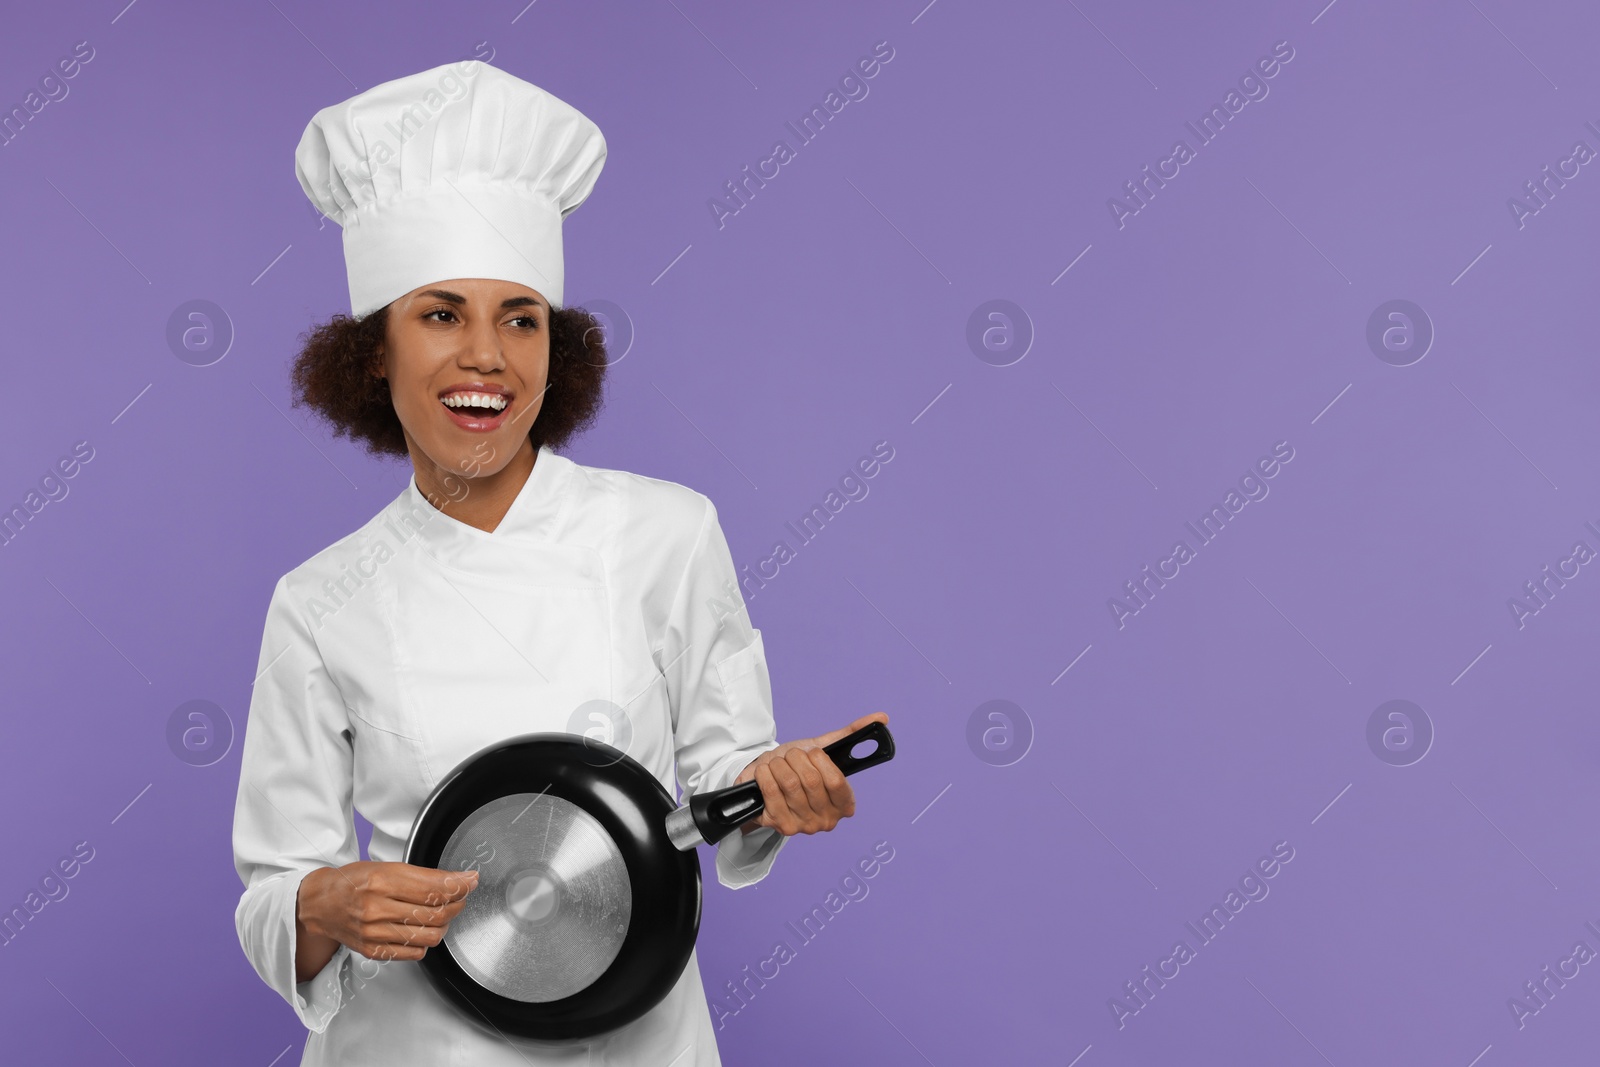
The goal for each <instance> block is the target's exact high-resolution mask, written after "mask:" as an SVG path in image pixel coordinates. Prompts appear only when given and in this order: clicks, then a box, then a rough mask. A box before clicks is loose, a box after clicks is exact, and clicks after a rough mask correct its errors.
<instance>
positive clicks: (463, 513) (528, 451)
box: [411, 437, 539, 533]
mask: <svg viewBox="0 0 1600 1067" xmlns="http://www.w3.org/2000/svg"><path fill="white" fill-rule="evenodd" d="M538 457H539V452H538V449H536V448H534V447H533V441H532V440H531V439H529V438H526V437H524V438H523V439H522V446H521V447H520V448H519V449H518V450H517V453H516V455H514V456H512V457H511V462H509V463H507V464H506V465H505V466H504V467H502V468H500V469H499V470H498V471H495V472H494V473H493V474H480V475H478V476H477V477H475V478H468V477H466V475H464V474H462V473H458V472H456V471H453V470H451V469H449V468H448V467H441V466H439V465H438V464H437V463H435V462H433V461H432V460H431V459H429V458H428V457H427V456H424V455H420V454H419V452H418V450H417V449H416V448H415V447H413V448H412V451H411V467H412V470H413V471H414V472H415V473H416V477H417V488H418V489H420V490H422V495H423V496H425V497H427V498H428V503H430V504H432V505H433V506H434V507H436V508H438V509H439V510H440V511H442V512H443V513H444V514H446V515H448V516H450V517H451V518H452V519H455V520H457V521H458V522H463V523H466V524H467V525H468V526H473V527H476V528H477V529H480V530H482V531H484V532H485V533H494V531H495V527H497V526H499V525H500V520H502V519H504V518H505V517H506V512H508V511H510V510H511V504H512V502H513V501H515V500H516V499H517V494H518V493H520V492H521V491H522V487H523V486H524V485H526V484H527V481H528V477H529V475H531V474H532V473H533V466H534V461H535V460H537V459H538Z"/></svg>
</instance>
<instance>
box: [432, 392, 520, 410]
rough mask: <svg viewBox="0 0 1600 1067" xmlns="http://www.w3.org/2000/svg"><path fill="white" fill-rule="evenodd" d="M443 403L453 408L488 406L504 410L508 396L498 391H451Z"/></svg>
mask: <svg viewBox="0 0 1600 1067" xmlns="http://www.w3.org/2000/svg"><path fill="white" fill-rule="evenodd" d="M443 403H444V405H445V406H446V407H452V408H462V407H468V406H471V407H479V408H483V407H487V408H493V409H494V410H495V411H504V410H505V408H506V398H505V397H503V396H500V395H499V394H497V393H451V394H450V395H449V396H447V397H444V398H443Z"/></svg>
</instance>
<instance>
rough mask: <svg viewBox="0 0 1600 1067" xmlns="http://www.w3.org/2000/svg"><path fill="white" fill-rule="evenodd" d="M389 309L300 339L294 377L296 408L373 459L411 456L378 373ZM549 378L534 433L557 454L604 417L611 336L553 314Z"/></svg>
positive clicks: (341, 318)
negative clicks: (608, 339) (607, 344)
mask: <svg viewBox="0 0 1600 1067" xmlns="http://www.w3.org/2000/svg"><path fill="white" fill-rule="evenodd" d="M388 323H389V308H388V307H387V306H385V307H382V308H379V309H378V310H377V311H374V312H372V313H371V314H369V315H367V316H366V317H365V318H361V319H356V318H353V317H352V316H350V315H345V314H336V315H334V316H333V318H331V319H329V320H328V321H327V322H325V323H322V324H321V325H319V326H313V327H312V328H311V329H310V330H308V331H306V332H305V333H303V334H301V335H300V338H299V340H300V343H301V348H300V354H299V355H298V356H296V357H295V360H294V367H293V371H292V373H291V380H292V382H293V397H292V403H293V405H294V406H295V407H309V408H311V410H312V411H313V412H315V413H316V415H317V416H318V417H320V418H321V419H322V420H323V421H324V422H326V423H328V424H329V425H330V426H331V427H332V428H333V432H334V436H336V437H348V438H349V439H350V440H352V441H356V442H360V443H361V444H363V445H365V446H366V450H367V451H368V452H369V453H371V454H372V455H375V456H406V455H408V454H409V453H408V452H407V450H406V439H405V434H404V432H402V430H401V427H400V417H399V416H398V415H396V414H395V410H394V402H393V400H392V399H391V398H390V396H389V379H388V378H385V377H378V376H376V375H374V374H373V373H372V370H373V369H374V368H375V366H376V365H377V363H378V361H379V359H380V357H379V355H378V346H379V345H380V344H381V343H382V342H383V340H384V338H385V331H386V330H387V329H388ZM549 323H550V373H549V379H548V380H549V386H548V388H547V389H546V390H545V394H544V404H543V406H542V407H540V409H539V414H538V415H537V416H536V417H535V418H534V420H533V425H532V426H531V427H529V429H528V436H529V438H531V439H532V441H533V447H534V448H536V449H537V448H539V447H540V446H541V445H549V446H550V447H551V448H554V449H559V448H561V446H562V445H564V444H565V443H566V442H567V441H568V440H569V439H571V438H572V437H574V436H576V435H577V434H579V433H581V432H582V431H584V430H586V429H588V428H589V426H590V425H591V424H592V423H593V422H594V420H595V417H596V416H597V415H598V414H599V413H600V405H601V402H602V393H603V386H604V384H605V373H606V349H605V331H604V329H603V327H602V325H601V323H600V320H599V319H597V318H595V316H594V315H592V314H590V313H589V312H587V311H585V310H584V309H583V308H581V307H568V308H560V309H556V310H552V311H551V312H550V315H549Z"/></svg>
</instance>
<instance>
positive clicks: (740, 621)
mask: <svg viewBox="0 0 1600 1067" xmlns="http://www.w3.org/2000/svg"><path fill="white" fill-rule="evenodd" d="M703 499H705V513H704V516H703V518H702V520H701V524H700V530H699V533H698V536H697V537H696V539H695V543H694V547H693V549H692V550H691V551H690V554H689V562H688V565H687V566H686V567H685V568H684V572H683V577H682V579H681V580H680V581H679V584H678V588H677V592H676V595H675V596H674V598H673V602H672V608H671V610H670V611H669V612H668V615H667V625H666V629H665V635H664V640H663V644H662V648H661V652H660V665H661V668H662V673H663V674H664V675H665V676H666V683H667V693H668V699H669V701H670V704H671V708H672V727H673V734H674V738H675V747H676V751H677V761H678V781H679V784H680V785H681V786H682V787H683V792H684V795H685V797H687V796H689V795H692V794H695V793H703V792H706V791H708V790H712V789H721V788H723V787H725V786H728V785H732V784H733V781H734V779H735V778H737V777H738V776H739V772H740V771H742V770H744V768H745V767H746V766H747V765H748V764H749V763H750V761H751V760H753V759H755V758H756V757H757V756H759V755H761V754H762V753H763V752H767V751H769V750H771V749H774V748H777V747H778V742H777V735H776V726H775V725H774V722H773V716H772V682H771V679H770V677H769V676H768V673H767V660H766V652H765V649H764V648H763V647H762V643H761V631H760V630H758V629H756V628H755V627H753V626H752V625H751V623H750V616H749V614H748V613H747V612H746V610H745V603H744V596H743V594H742V593H741V592H740V589H739V582H738V575H737V573H736V572H735V570H734V566H733V555H732V553H731V552H729V550H728V542H727V539H726V538H725V537H724V536H723V533H722V527H721V525H720V524H719V523H718V522H717V510H716V507H715V506H714V505H713V504H712V503H711V501H710V500H709V499H707V498H703ZM787 840H788V839H787V838H785V837H784V836H783V835H782V834H780V833H778V831H776V830H774V829H772V828H771V827H770V826H763V827H761V828H759V829H757V830H753V831H751V832H750V833H748V834H746V833H743V832H741V831H734V832H733V833H731V834H729V835H728V836H727V837H725V838H723V839H722V841H721V842H720V843H719V844H718V845H717V879H718V880H719V881H720V882H721V883H722V884H723V885H725V886H729V887H730V888H733V889H738V888H741V887H743V886H747V885H751V884H753V883H755V882H759V881H760V880H761V879H762V878H765V877H766V874H767V871H768V870H770V869H771V867H772V861H773V860H774V859H776V858H777V855H778V852H779V850H781V849H782V848H783V845H784V843H785V842H786V841H787Z"/></svg>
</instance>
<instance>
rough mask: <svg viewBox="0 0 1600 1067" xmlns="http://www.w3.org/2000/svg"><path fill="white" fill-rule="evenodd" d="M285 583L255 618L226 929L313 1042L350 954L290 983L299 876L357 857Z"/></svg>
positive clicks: (317, 682) (341, 727)
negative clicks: (231, 905)
mask: <svg viewBox="0 0 1600 1067" xmlns="http://www.w3.org/2000/svg"><path fill="white" fill-rule="evenodd" d="M287 582H288V578H287V576H285V577H283V578H280V579H279V580H278V584H277V586H276V587H275V588H274V589H273V591H272V600H271V603H270V604H269V605H268V607H267V619H266V625H265V628H264V631H263V634H262V638H261V654H260V658H259V659H258V661H257V665H256V671H257V677H256V680H255V688H254V690H253V692H252V693H251V696H250V716H249V720H248V722H247V724H246V727H245V735H244V746H243V751H242V754H241V764H240V768H239V793H238V797H237V799H236V801H235V805H234V813H233V865H234V869H235V870H237V871H238V873H239V878H240V879H241V880H242V881H243V882H244V886H245V889H244V893H243V895H242V896H241V897H240V898H239V905H238V908H237V909H236V910H235V912H234V925H235V927H236V928H237V929H238V933H239V944H240V945H241V946H242V947H243V948H244V953H245V956H246V957H248V958H249V960H250V963H251V965H252V966H254V967H255V969H256V973H257V974H259V975H260V976H261V979H262V981H264V982H266V983H267V985H269V986H271V987H272V988H273V989H274V990H276V991H277V993H278V995H279V996H281V997H283V999H284V1000H286V1001H288V1002H289V1005H290V1006H291V1007H292V1008H294V1011H295V1014H296V1015H297V1016H299V1018H300V1021H301V1022H302V1023H303V1024H304V1025H305V1026H306V1027H307V1029H310V1030H314V1031H316V1032H318V1033H321V1032H322V1031H324V1030H326V1029H327V1027H328V1023H329V1022H330V1021H331V1020H332V1019H333V1016H334V1014H335V1013H336V1012H337V1011H338V1010H339V1008H340V1005H341V1003H342V1001H343V989H342V985H343V983H342V982H341V979H342V978H343V977H344V972H345V971H346V970H347V969H348V967H349V966H350V958H351V951H350V949H349V948H348V947H346V946H344V945H340V946H339V949H338V951H337V952H336V953H334V956H333V958H332V959H331V960H329V961H328V964H327V966H325V967H324V968H323V969H322V970H321V971H320V972H319V973H318V974H317V975H316V976H315V977H313V978H312V979H311V980H310V981H308V982H300V983H297V982H296V981H295V967H294V957H295V941H296V938H295V915H296V898H297V896H298V894H299V891H300V881H301V879H303V878H304V877H305V876H306V874H307V873H309V872H310V871H312V870H315V869H316V868H318V867H337V866H342V865H344V864H346V863H352V862H354V861H356V860H358V859H360V858H361V854H360V847H359V845H358V844H357V842H356V831H355V823H354V820H353V818H352V812H351V790H352V784H353V780H354V779H353V772H354V764H353V749H352V747H351V743H350V735H349V734H348V732H347V725H348V721H347V719H346V712H345V704H344V699H343V697H342V696H341V694H340V693H339V690H338V687H337V686H336V685H335V684H334V682H333V679H332V678H331V677H330V675H329V674H328V671H327V668H326V666H325V665H324V664H323V661H322V655H321V653H320V651H319V650H318V648H317V644H316V641H315V639H314V638H313V637H312V634H311V631H310V629H309V628H308V627H307V625H306V622H305V619H304V617H303V615H302V614H301V612H300V611H299V610H298V609H297V608H296V606H295V605H294V603H293V601H292V599H291V596H290V593H289V589H288V584H287Z"/></svg>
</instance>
